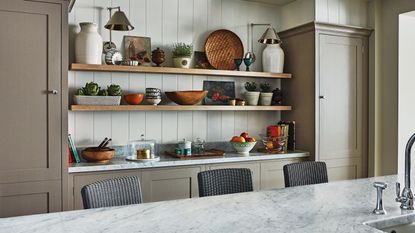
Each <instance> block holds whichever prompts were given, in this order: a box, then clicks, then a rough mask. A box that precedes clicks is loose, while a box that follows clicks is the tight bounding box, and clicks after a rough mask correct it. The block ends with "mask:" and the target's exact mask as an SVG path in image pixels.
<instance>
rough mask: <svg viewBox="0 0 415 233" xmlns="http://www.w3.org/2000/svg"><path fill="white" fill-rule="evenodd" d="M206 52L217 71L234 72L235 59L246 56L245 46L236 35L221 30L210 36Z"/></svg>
mask: <svg viewBox="0 0 415 233" xmlns="http://www.w3.org/2000/svg"><path fill="white" fill-rule="evenodd" d="M205 52H206V57H207V59H208V61H209V63H210V64H211V65H212V66H213V67H214V68H215V69H219V70H234V69H235V68H236V66H235V63H234V59H235V58H241V57H243V56H244V46H243V44H242V41H241V39H240V38H239V37H238V36H237V35H236V34H235V33H233V32H231V31H229V30H225V29H221V30H217V31H214V32H212V33H211V34H210V35H209V36H208V38H207V40H206V43H205Z"/></svg>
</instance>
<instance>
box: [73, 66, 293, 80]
mask: <svg viewBox="0 0 415 233" xmlns="http://www.w3.org/2000/svg"><path fill="white" fill-rule="evenodd" d="M70 70H73V71H99V72H129V73H153V74H186V75H206V76H227V77H250V78H277V79H281V78H291V74H286V73H267V72H255V71H234V70H212V69H182V68H174V67H148V66H122V65H90V64H79V63H72V64H71V66H70Z"/></svg>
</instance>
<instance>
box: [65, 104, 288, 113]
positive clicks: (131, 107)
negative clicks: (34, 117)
mask: <svg viewBox="0 0 415 233" xmlns="http://www.w3.org/2000/svg"><path fill="white" fill-rule="evenodd" d="M70 110H72V111H76V112H88V111H89V112H95V111H290V110H291V106H229V105H157V106H153V105H118V106H99V105H71V109H70Z"/></svg>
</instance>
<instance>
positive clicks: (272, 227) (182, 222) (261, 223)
mask: <svg viewBox="0 0 415 233" xmlns="http://www.w3.org/2000/svg"><path fill="white" fill-rule="evenodd" d="M396 180H397V176H387V177H376V178H371V179H360V180H353V181H340V182H332V183H328V184H318V185H310V186H302V187H294V188H285V189H277V190H270V191H260V192H250V193H241V194H232V195H223V196H214V197H204V198H192V199H184V200H175V201H166V202H154V203H146V204H139V205H131V206H124V207H112V208H101V209H91V210H80V211H69V212H62V213H53V214H42V215H32V216H25V217H17V218H5V219H0V232H1V233H3V232H4V233H6V232H7V233H9V232H13V233H21V232H31V233H37V232H55V233H59V232H65V233H70V232H76V233H82V232H87V233H94V232H108V233H110V232H111V233H112V232H114V233H115V232H198V233H205V232H212V233H213V232H215V233H218V232H337V233H346V232H347V233H348V232H353V233H356V232H381V231H379V230H376V229H375V228H372V227H370V226H367V225H364V224H363V223H364V222H367V221H372V220H377V219H384V218H390V217H396V216H403V215H407V214H411V213H413V211H401V210H400V208H399V204H398V203H395V200H394V199H395V190H394V189H393V184H394V183H395V182H396ZM374 181H383V182H387V183H388V184H389V185H390V186H391V187H392V188H388V189H386V190H385V193H384V205H385V208H386V210H387V211H388V215H385V216H376V215H373V214H372V213H371V212H372V210H373V208H374V207H375V201H376V192H375V189H374V188H373V185H372V184H373V182H374Z"/></svg>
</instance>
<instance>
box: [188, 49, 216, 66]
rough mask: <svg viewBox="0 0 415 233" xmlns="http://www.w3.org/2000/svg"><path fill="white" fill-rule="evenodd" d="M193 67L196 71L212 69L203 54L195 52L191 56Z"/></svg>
mask: <svg viewBox="0 0 415 233" xmlns="http://www.w3.org/2000/svg"><path fill="white" fill-rule="evenodd" d="M193 61H194V63H193V64H194V67H195V68H197V69H212V68H213V67H212V66H211V65H210V63H209V61H208V59H207V57H206V53H205V52H201V51H195V52H194V54H193Z"/></svg>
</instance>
